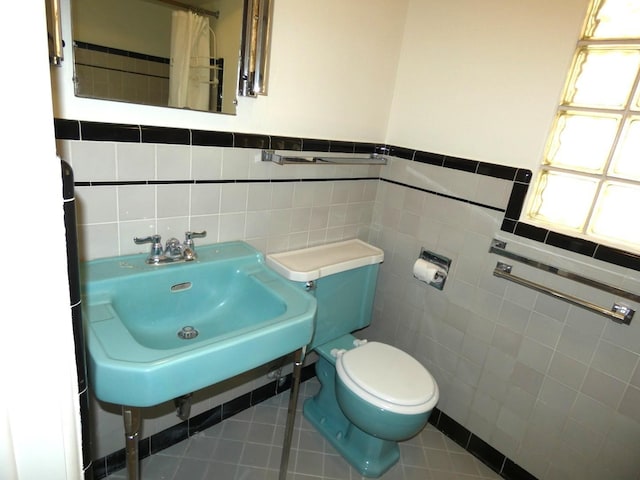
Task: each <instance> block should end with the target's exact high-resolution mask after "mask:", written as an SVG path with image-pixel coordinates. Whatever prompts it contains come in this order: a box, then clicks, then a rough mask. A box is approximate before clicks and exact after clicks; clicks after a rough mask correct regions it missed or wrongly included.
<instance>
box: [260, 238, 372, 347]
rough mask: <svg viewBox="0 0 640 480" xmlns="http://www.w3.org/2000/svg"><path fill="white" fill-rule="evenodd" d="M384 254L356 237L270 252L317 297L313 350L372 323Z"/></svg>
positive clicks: (275, 263) (274, 264)
mask: <svg viewBox="0 0 640 480" xmlns="http://www.w3.org/2000/svg"><path fill="white" fill-rule="evenodd" d="M383 259H384V252H383V251H382V250H380V249H379V248H377V247H374V246H373V245H369V244H368V243H365V242H363V241H362V240H358V239H353V240H346V241H342V242H336V243H329V244H325V245H319V246H316V247H309V248H303V249H300V250H293V251H289V252H282V253H275V254H271V255H267V265H269V266H270V267H271V268H273V269H274V270H275V271H277V272H278V273H280V274H281V275H282V276H284V277H285V278H287V279H289V280H291V281H292V282H295V283H296V284H298V285H299V286H300V288H305V289H306V288H307V285H308V282H313V283H314V287H315V288H313V289H312V290H310V292H311V293H313V294H314V295H315V297H316V301H317V303H318V311H317V316H316V326H315V333H314V336H313V339H312V340H311V344H310V348H314V347H316V346H318V345H322V344H324V343H327V342H329V341H331V340H333V339H335V338H338V337H340V336H342V335H345V334H347V333H350V332H353V331H355V330H358V329H360V328H364V327H366V326H367V325H369V323H371V314H372V311H373V296H374V294H375V290H376V281H377V278H378V268H379V265H380V262H382V261H383Z"/></svg>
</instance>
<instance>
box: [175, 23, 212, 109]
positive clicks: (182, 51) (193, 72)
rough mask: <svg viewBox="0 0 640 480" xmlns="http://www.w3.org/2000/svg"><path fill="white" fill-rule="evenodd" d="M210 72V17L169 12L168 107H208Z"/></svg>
mask: <svg viewBox="0 0 640 480" xmlns="http://www.w3.org/2000/svg"><path fill="white" fill-rule="evenodd" d="M210 71H211V68H210V46H209V19H208V18H206V17H202V16H200V15H198V14H195V13H193V12H189V11H174V12H172V14H171V64H170V69H169V106H170V107H179V108H192V109H196V110H208V109H209V88H210V80H209V74H210Z"/></svg>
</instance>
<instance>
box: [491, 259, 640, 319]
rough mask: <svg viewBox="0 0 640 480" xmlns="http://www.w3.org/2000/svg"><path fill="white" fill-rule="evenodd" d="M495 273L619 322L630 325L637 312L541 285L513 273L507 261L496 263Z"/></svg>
mask: <svg viewBox="0 0 640 480" xmlns="http://www.w3.org/2000/svg"><path fill="white" fill-rule="evenodd" d="M493 274H494V275H495V276H496V277H499V278H503V279H505V280H509V281H510V282H514V283H517V284H518V285H522V286H523V287H527V288H531V289H532V290H536V291H537V292H540V293H544V294H545V295H549V296H551V297H554V298H557V299H559V300H563V301H565V302H568V303H570V304H572V305H575V306H577V307H581V308H584V309H586V310H590V311H592V312H595V313H597V314H600V315H604V316H605V317H607V318H609V319H611V320H613V321H614V322H617V323H623V324H625V325H629V324H630V323H631V319H632V318H633V314H634V313H635V310H632V309H631V308H629V307H626V306H624V305H620V304H617V303H615V304H614V305H613V307H611V310H607V309H606V308H603V307H600V306H598V305H595V304H593V303H591V302H587V301H585V300H582V299H580V298H577V297H574V296H573V295H569V294H566V293H562V292H560V291H558V290H555V289H553V288H549V287H547V286H545V285H541V284H539V283H535V282H532V281H530V280H526V279H524V278H521V277H518V276H516V275H512V274H511V265H507V264H506V263H502V262H498V264H497V265H496V268H495V269H494V270H493Z"/></svg>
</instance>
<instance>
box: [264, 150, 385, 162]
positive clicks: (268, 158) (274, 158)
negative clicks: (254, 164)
mask: <svg viewBox="0 0 640 480" xmlns="http://www.w3.org/2000/svg"><path fill="white" fill-rule="evenodd" d="M262 161H263V162H273V163H277V164H278V165H287V164H294V165H305V164H315V165H331V164H341V165H386V164H387V159H386V158H385V157H382V156H380V155H378V154H377V153H372V154H370V155H367V156H365V157H362V156H360V157H304V156H302V155H300V156H297V157H293V156H291V157H289V156H284V155H279V154H277V153H275V152H274V151H273V150H263V151H262Z"/></svg>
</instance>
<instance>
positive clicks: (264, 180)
mask: <svg viewBox="0 0 640 480" xmlns="http://www.w3.org/2000/svg"><path fill="white" fill-rule="evenodd" d="M363 180H380V178H379V177H330V178H278V179H273V178H241V179H215V180H207V179H198V180H122V181H118V180H114V181H98V182H82V181H78V182H75V184H74V185H75V186H76V187H124V186H138V185H201V184H226V183H298V182H301V183H318V182H350V181H353V182H358V181H363ZM401 185H402V184H401ZM405 186H406V187H410V186H409V185H405ZM410 188H416V187H410ZM434 193H435V192H434ZM451 198H454V197H451ZM460 200H461V201H466V202H468V201H467V200H464V199H460ZM487 208H493V207H487Z"/></svg>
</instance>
